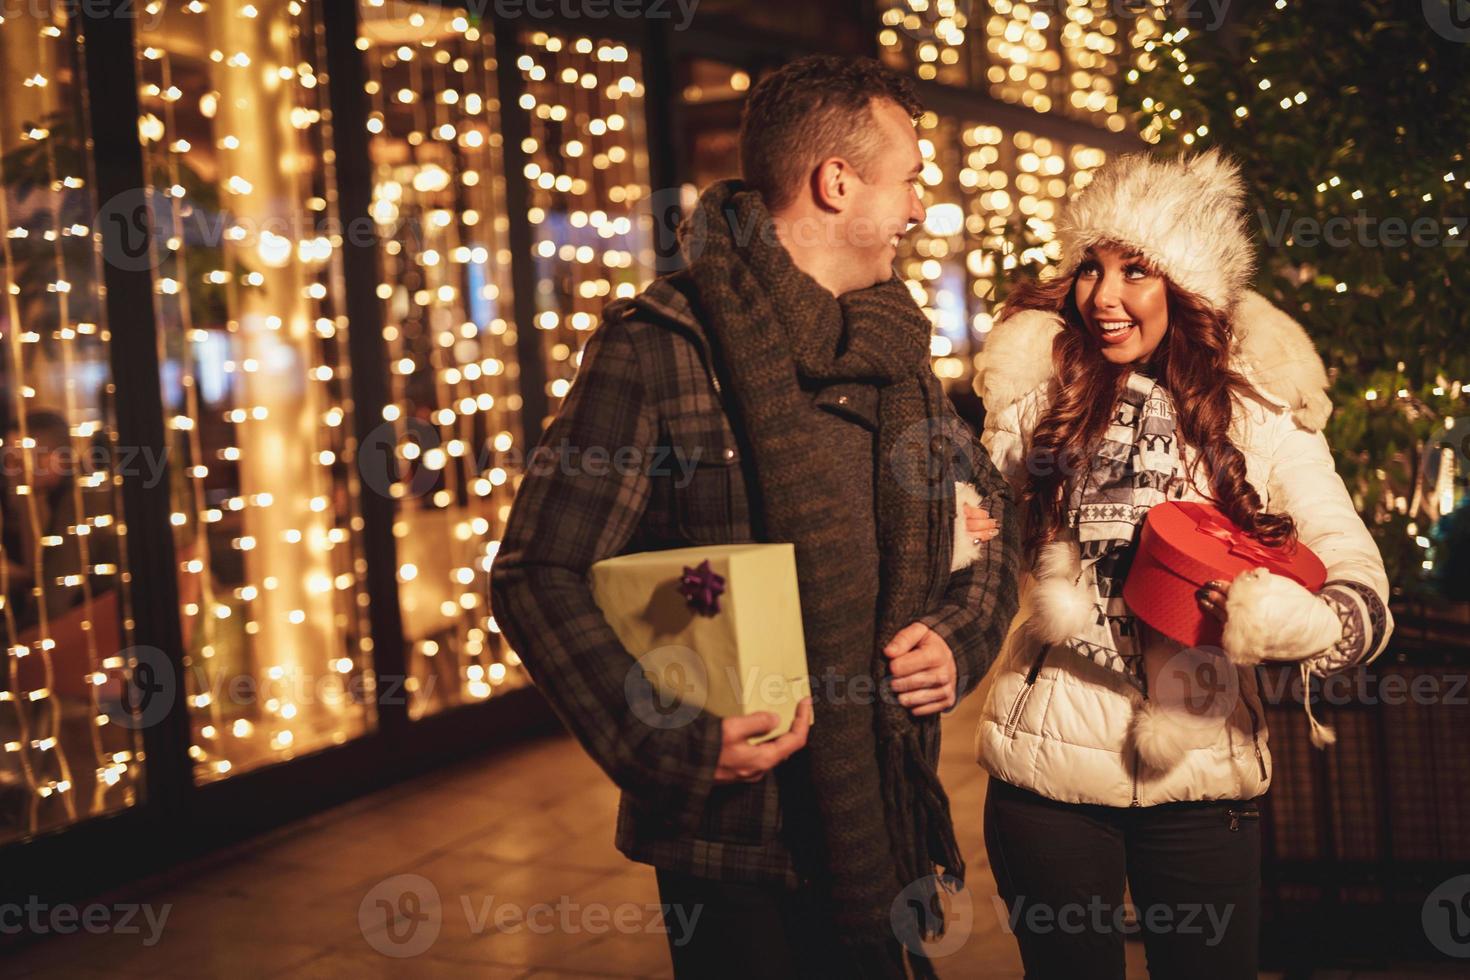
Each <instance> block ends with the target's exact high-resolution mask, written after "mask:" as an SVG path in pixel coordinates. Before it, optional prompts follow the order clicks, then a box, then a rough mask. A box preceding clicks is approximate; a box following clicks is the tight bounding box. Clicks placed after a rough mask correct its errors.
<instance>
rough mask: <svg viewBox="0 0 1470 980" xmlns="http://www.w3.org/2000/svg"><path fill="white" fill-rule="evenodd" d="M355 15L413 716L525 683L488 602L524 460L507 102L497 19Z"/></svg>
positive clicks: (432, 9) (386, 452)
mask: <svg viewBox="0 0 1470 980" xmlns="http://www.w3.org/2000/svg"><path fill="white" fill-rule="evenodd" d="M359 10H360V14H361V18H360V23H361V29H360V37H359V39H358V48H359V49H360V50H361V51H362V52H363V57H364V58H365V61H366V74H367V82H366V89H367V96H368V101H369V105H370V112H369V115H368V119H367V127H368V130H369V132H370V134H371V152H372V163H373V170H374V179H373V198H372V216H373V220H374V222H375V224H376V227H377V232H378V236H379V240H380V241H381V242H382V252H381V256H380V269H381V281H380V283H379V285H378V296H379V298H380V299H381V300H382V302H383V314H384V315H383V323H384V327H383V343H384V345H385V348H386V350H387V353H388V361H389V365H390V375H389V387H390V394H391V397H390V403H389V404H388V405H387V406H386V407H385V410H384V418H383V422H382V424H381V425H380V426H379V429H378V432H379V434H380V435H381V438H380V439H376V440H374V443H375V444H374V445H372V446H367V447H364V449H365V451H364V457H363V458H364V466H363V473H364V478H365V479H366V480H367V482H368V484H369V485H370V489H371V491H373V492H379V493H385V494H387V495H389V496H391V497H392V498H393V499H394V500H395V501H396V502H397V517H396V520H395V522H394V528H393V532H394V536H395V538H396V540H397V549H398V591H399V596H400V603H401V610H402V614H403V623H404V631H405V634H406V635H405V645H406V649H407V651H408V660H409V666H410V676H409V678H408V680H407V681H406V687H407V689H408V691H409V694H410V698H411V700H410V702H409V704H410V714H411V716H413V717H418V716H421V715H423V714H424V713H426V712H432V711H437V710H440V709H443V708H447V707H451V706H453V705H456V704H463V703H469V702H474V701H481V700H484V699H486V698H488V697H490V696H491V695H492V694H493V693H494V692H497V691H500V690H508V689H511V688H514V687H519V686H522V685H524V684H526V683H528V678H527V677H526V674H525V671H524V669H522V668H521V667H520V660H519V658H518V657H517V656H516V654H515V653H514V652H513V651H511V650H508V649H505V648H504V644H503V641H502V639H501V637H500V635H499V634H498V631H497V630H496V628H495V624H494V621H493V619H492V618H491V617H490V611H489V598H488V581H489V576H488V572H489V569H490V563H491V561H492V559H493V557H494V552H495V547H496V543H497V542H498V541H499V539H500V537H501V532H502V530H503V528H504V524H505V519H506V517H507V516H508V515H509V513H510V503H511V498H512V495H513V483H512V478H513V477H514V475H515V474H516V473H518V472H519V470H520V465H519V463H520V461H521V460H522V459H523V454H522V453H521V451H520V450H521V447H520V446H519V445H518V443H519V442H520V431H521V428H520V426H521V422H520V410H521V396H520V393H519V390H518V379H519V375H520V371H519V363H518V361H517V359H516V353H515V352H516V325H515V323H514V318H513V310H512V303H511V284H510V269H511V255H510V251H509V249H508V248H507V246H506V236H507V232H508V228H509V219H508V217H507V213H506V208H505V176H504V173H503V170H502V166H501V161H502V159H503V157H502V150H503V146H502V134H501V131H500V126H499V122H498V120H499V119H500V113H501V111H502V109H501V105H500V99H499V96H498V93H497V90H496V84H495V82H496V60H495V43H494V38H493V36H492V33H491V26H490V24H489V22H487V21H480V20H478V19H477V18H474V17H472V16H471V15H470V14H469V12H467V11H465V10H462V9H455V8H446V7H440V6H438V5H435V4H428V3H424V4H416V3H403V2H394V3H391V4H390V3H386V2H385V0H363V2H362V3H361V4H360V7H359Z"/></svg>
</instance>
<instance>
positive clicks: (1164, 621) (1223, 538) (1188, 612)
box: [1123, 500, 1327, 647]
mask: <svg viewBox="0 0 1470 980" xmlns="http://www.w3.org/2000/svg"><path fill="white" fill-rule="evenodd" d="M1252 568H1266V569H1268V570H1270V571H1271V572H1273V573H1274V574H1276V575H1282V576H1285V577H1286V578H1289V579H1294V580H1295V581H1296V582H1297V583H1299V584H1300V585H1302V586H1303V587H1304V588H1306V589H1308V590H1310V591H1312V592H1315V591H1317V590H1318V589H1320V588H1321V587H1322V583H1323V582H1324V581H1326V579H1327V569H1326V567H1325V566H1323V564H1322V560H1321V559H1320V558H1318V557H1317V556H1316V555H1315V554H1313V553H1312V550H1311V549H1310V548H1308V547H1307V546H1306V545H1304V544H1301V543H1299V542H1297V541H1295V540H1293V541H1291V542H1290V543H1288V544H1286V545H1283V546H1280V547H1275V548H1273V547H1271V546H1269V545H1264V544H1262V543H1261V542H1259V541H1257V540H1256V539H1255V538H1252V537H1251V536H1249V535H1248V534H1246V533H1245V532H1244V531H1243V530H1241V529H1240V527H1239V525H1237V524H1236V523H1235V522H1234V521H1232V520H1231V519H1230V518H1228V517H1226V516H1225V515H1224V514H1223V513H1221V512H1220V510H1219V509H1218V508H1215V507H1211V506H1210V505H1208V504H1201V503H1195V502H1194V501H1182V500H1171V501H1169V502H1168V503H1163V504H1159V505H1158V506H1156V507H1154V508H1152V509H1151V510H1150V511H1149V512H1148V516H1147V517H1146V518H1145V519H1144V522H1143V532H1142V534H1140V536H1139V539H1138V553H1137V554H1136V555H1134V558H1133V567H1132V568H1131V569H1130V570H1129V572H1128V581H1127V582H1125V583H1124V584H1123V599H1124V601H1126V602H1127V603H1128V608H1129V609H1130V610H1131V611H1132V612H1133V615H1135V616H1137V617H1138V618H1139V619H1141V620H1143V621H1144V622H1145V623H1147V624H1148V625H1149V626H1152V627H1153V628H1154V629H1156V630H1158V631H1159V632H1160V633H1163V634H1164V635H1165V636H1168V637H1171V638H1172V639H1175V640H1178V641H1179V642H1180V643H1183V644H1184V645H1186V646H1192V647H1193V646H1206V645H1208V646H1219V645H1220V631H1221V624H1220V621H1219V620H1217V619H1215V617H1213V616H1211V615H1209V614H1208V613H1206V612H1205V611H1204V610H1202V609H1201V608H1200V607H1199V602H1198V600H1196V599H1195V592H1196V590H1198V589H1199V587H1200V586H1202V585H1204V584H1205V583H1206V582H1208V581H1210V580H1211V579H1221V580H1223V581H1226V582H1229V581H1231V580H1232V579H1234V578H1235V576H1237V575H1239V574H1240V573H1241V572H1244V571H1249V570H1250V569H1252Z"/></svg>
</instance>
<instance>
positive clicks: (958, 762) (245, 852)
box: [0, 698, 1144, 980]
mask: <svg viewBox="0 0 1470 980" xmlns="http://www.w3.org/2000/svg"><path fill="white" fill-rule="evenodd" d="M978 711H979V701H978V699H977V698H971V699H969V701H968V702H967V703H966V704H964V705H962V706H961V708H960V709H959V710H958V711H956V712H955V713H954V714H953V715H951V716H950V717H949V718H948V719H946V721H945V749H944V758H943V764H942V776H943V778H944V781H945V785H946V786H947V787H948V788H949V790H950V795H951V800H952V803H953V807H954V814H955V820H956V823H957V825H958V830H959V835H960V844H961V846H962V848H963V849H964V853H965V855H966V859H967V860H968V862H969V867H970V875H969V879H970V886H971V892H972V894H973V896H974V911H975V916H974V927H973V929H972V931H971V934H970V938H969V940H968V941H967V942H966V943H965V944H964V946H963V947H962V948H961V949H960V950H959V951H958V952H956V953H955V954H953V955H951V956H948V957H945V958H944V959H942V960H940V961H939V963H938V965H939V968H940V971H941V973H942V975H943V976H944V977H945V978H946V980H962V978H970V977H975V978H979V977H998V978H1007V977H1020V976H1021V969H1020V960H1019V958H1018V956H1017V954H1016V949H1015V944H1014V942H1013V940H1012V939H1011V938H1010V937H1009V936H1008V935H1006V934H1005V933H1004V932H1003V931H1002V929H1001V923H1000V921H999V920H998V918H997V916H996V913H995V909H994V906H993V905H992V903H991V895H992V894H993V889H994V882H993V880H992V879H991V877H990V869H989V867H988V866H987V864H986V861H985V848H984V845H983V843H982V840H981V808H982V804H983V802H984V793H985V776H984V774H983V773H982V772H981V771H980V769H979V768H978V767H977V766H976V765H975V763H974V762H973V761H972V759H971V754H970V753H971V736H972V734H973V731H974V725H975V719H976V716H977V714H978ZM616 804H617V794H616V792H615V790H614V788H613V787H612V785H611V784H610V783H609V782H608V781H607V779H606V778H605V777H604V776H603V775H602V773H601V772H600V771H599V770H598V769H597V768H596V767H595V766H594V765H593V764H592V763H591V762H590V761H589V760H588V759H587V757H586V756H585V755H583V753H582V752H581V751H580V749H579V748H578V747H577V745H576V744H575V743H574V742H573V741H572V740H571V739H570V738H569V737H556V738H547V739H541V740H538V741H535V742H531V743H529V744H527V745H525V746H523V747H519V748H516V749H514V750H512V751H509V752H507V753H505V754H504V755H503V756H500V757H497V758H494V759H490V760H478V761H472V762H468V763H464V764H461V765H459V766H456V767H455V768H453V769H449V770H444V771H441V772H436V773H434V774H431V775H429V776H426V777H424V778H422V779H418V780H414V781H412V782H410V783H405V784H400V785H398V786H394V787H392V788H390V789H387V790H384V791H382V792H379V793H376V794H374V795H372V796H370V797H366V798H363V799H360V800H357V801H354V802H353V803H351V804H348V805H346V806H343V807H338V808H336V809H334V810H331V811H328V812H326V813H323V814H319V815H318V816H316V817H313V818H311V819H309V820H306V821H302V822H300V823H297V824H293V825H292V826H290V827H287V828H283V829H282V830H280V831H277V832H275V833H273V834H270V835H268V836H266V837H262V838H258V839H256V840H254V841H251V842H249V843H248V844H247V845H245V846H242V847H239V848H236V849H234V850H233V851H232V852H231V853H230V855H229V856H228V857H227V858H225V859H224V860H222V861H220V862H219V863H218V864H217V866H215V867H212V868H210V869H208V870H203V871H200V872H199V873H198V874H197V876H195V877H192V878H190V879H189V880H187V881H186V882H183V883H181V884H177V885H174V886H171V887H168V888H165V889H162V890H160V891H158V892H156V893H154V894H150V895H145V896H138V900H139V901H143V902H147V903H150V904H151V905H153V906H155V915H156V916H157V915H161V914H162V911H163V910H162V906H163V904H164V903H167V904H168V905H169V906H171V907H170V908H169V910H168V917H167V919H166V920H165V921H164V925H163V928H162V929H161V931H160V932H159V938H158V940H157V942H156V943H155V944H153V945H151V946H149V945H144V940H145V939H146V938H147V937H148V936H149V934H150V932H151V930H149V928H148V927H147V925H146V920H144V919H143V918H142V917H141V916H140V917H139V919H138V923H139V925H140V926H142V929H141V931H140V932H138V933H136V934H132V935H121V934H115V933H114V934H107V935H102V936H93V935H88V934H84V933H77V934H74V935H71V936H66V937H58V938H54V939H50V940H47V941H46V942H45V943H43V944H40V945H36V946H32V947H29V948H27V949H25V950H23V951H21V952H20V953H18V954H13V955H11V956H9V957H7V958H8V959H9V960H10V962H8V963H6V964H5V966H4V968H3V969H0V973H3V974H5V975H6V976H24V977H68V978H71V977H93V976H97V977H100V976H104V975H105V976H113V977H118V976H121V977H141V976H173V977H184V976H187V977H191V978H203V977H225V978H229V977H242V978H249V980H260V978H264V977H277V976H279V977H302V978H324V980H325V978H349V977H350V978H354V980H356V978H374V977H383V978H387V977H402V976H413V977H415V978H431V980H432V978H437V977H446V978H449V977H454V978H477V980H500V978H512V977H515V978H523V977H524V978H531V977H537V978H541V977H547V978H550V977H561V978H566V977H602V976H607V977H670V976H672V974H671V972H670V968H669V958H668V947H667V938H666V937H665V935H664V934H663V933H662V932H661V931H657V930H659V929H660V927H661V921H660V919H659V918H658V917H657V916H656V915H653V914H651V913H650V912H648V911H647V909H646V908H645V907H646V906H649V905H656V904H657V903H658V892H657V889H656V887H655V885H654V878H653V872H652V870H651V869H649V868H647V867H644V866H642V865H635V864H632V863H630V862H628V861H627V860H625V859H624V858H623V857H622V855H620V854H618V852H617V851H616V850H614V849H613V846H612V838H613V815H614V812H615V808H616ZM398 875H415V876H420V877H421V878H423V879H427V881H428V882H430V883H432V886H433V888H432V890H430V889H427V888H422V887H421V888H420V891H421V893H422V895H421V897H420V898H419V899H417V900H416V899H415V898H414V897H413V896H412V895H410V896H409V897H408V898H405V897H404V889H403V888H402V887H400V885H401V882H400V881H393V880H392V879H394V878H395V876H398ZM385 882H387V884H386V885H385V884H384V883H385ZM370 893H371V895H370ZM433 893H437V897H436V896H435V894H433ZM380 901H382V902H386V903H388V905H389V906H390V907H393V908H395V909H397V910H398V911H399V912H401V913H402V914H403V916H404V919H403V920H402V921H404V922H405V923H406V922H409V921H416V922H418V923H419V926H418V928H417V929H416V930H411V929H410V928H409V927H408V926H407V925H405V927H404V928H403V930H401V931H399V932H398V933H396V935H395V936H394V937H390V936H388V935H386V934H385V932H384V928H385V927H384V926H382V925H381V923H383V922H384V920H385V916H384V915H383V914H382V912H381V906H379V905H378V902H380ZM541 903H545V904H546V905H549V906H550V907H551V908H550V909H548V910H546V911H543V912H541V913H539V915H540V916H541V918H540V919H538V920H535V922H534V923H533V924H534V925H535V926H536V930H535V931H533V930H532V928H531V927H530V925H523V926H522V927H520V928H508V929H506V930H503V931H502V930H498V929H497V928H496V916H497V914H501V915H508V914H509V913H508V912H501V911H500V910H501V909H503V908H506V907H516V908H520V909H530V908H531V907H533V906H536V905H538V904H541ZM365 905H366V907H367V909H368V910H369V911H368V914H366V915H365V916H364V918H365V919H367V920H368V921H373V922H377V923H380V925H378V926H376V927H370V928H368V929H367V930H366V932H365V931H364V929H363V927H362V926H361V925H360V924H359V922H360V919H359V913H360V911H361V910H363V908H364V906H365ZM374 911H376V915H374V914H372V913H373V912H374ZM436 920H437V921H438V922H439V923H440V926H439V931H438V934H437V936H433V935H430V933H431V932H432V923H433V922H434V921H436ZM395 939H396V940H397V941H395ZM426 940H427V941H426ZM375 946H376V947H378V948H375ZM419 947H422V950H421V951H419V952H417V953H416V955H413V956H412V957H395V956H389V955H385V954H384V953H382V952H380V951H379V948H382V949H389V950H395V951H398V952H404V951H408V950H410V949H411V948H413V949H417V948H419ZM1128 955H1129V964H1130V970H1129V973H1130V976H1134V975H1136V976H1140V977H1141V976H1144V972H1143V951H1142V948H1141V947H1140V946H1139V945H1138V944H1136V943H1130V944H1129V946H1128Z"/></svg>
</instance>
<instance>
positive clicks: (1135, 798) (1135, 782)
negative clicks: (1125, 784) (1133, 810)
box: [1128, 750, 1143, 806]
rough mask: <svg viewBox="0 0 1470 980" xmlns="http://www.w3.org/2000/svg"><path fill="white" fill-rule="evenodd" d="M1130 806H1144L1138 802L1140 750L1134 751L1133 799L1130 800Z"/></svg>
mask: <svg viewBox="0 0 1470 980" xmlns="http://www.w3.org/2000/svg"><path fill="white" fill-rule="evenodd" d="M1128 805H1129V806H1142V805H1143V804H1141V803H1139V802H1138V752H1137V751H1136V750H1135V751H1134V753H1133V799H1131V800H1129V801H1128Z"/></svg>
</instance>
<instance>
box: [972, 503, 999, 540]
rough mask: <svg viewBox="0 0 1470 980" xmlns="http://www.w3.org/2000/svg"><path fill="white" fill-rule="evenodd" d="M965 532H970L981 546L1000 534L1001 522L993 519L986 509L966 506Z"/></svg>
mask: <svg viewBox="0 0 1470 980" xmlns="http://www.w3.org/2000/svg"><path fill="white" fill-rule="evenodd" d="M965 530H966V531H968V532H970V537H971V539H972V540H973V541H974V543H975V544H979V543H980V542H982V541H989V540H990V539H991V538H993V537H995V536H996V535H997V534H999V533H1000V522H999V521H997V520H995V519H994V518H992V517H991V516H990V513H989V511H987V510H986V509H985V508H983V507H971V506H970V505H969V504H965Z"/></svg>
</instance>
